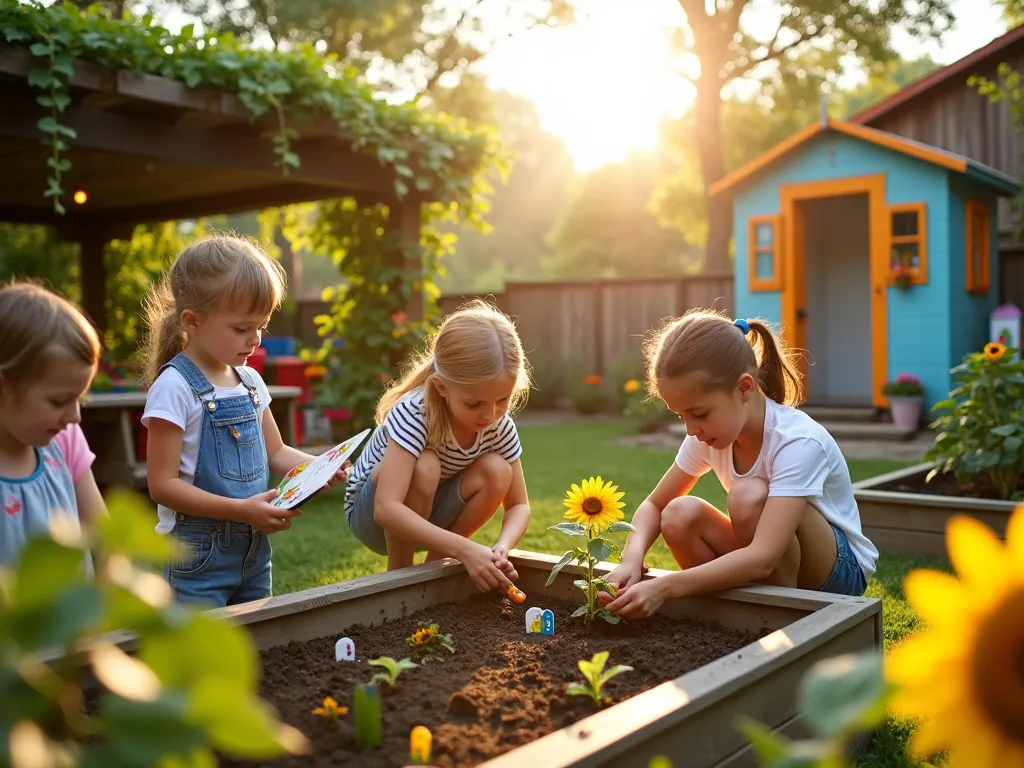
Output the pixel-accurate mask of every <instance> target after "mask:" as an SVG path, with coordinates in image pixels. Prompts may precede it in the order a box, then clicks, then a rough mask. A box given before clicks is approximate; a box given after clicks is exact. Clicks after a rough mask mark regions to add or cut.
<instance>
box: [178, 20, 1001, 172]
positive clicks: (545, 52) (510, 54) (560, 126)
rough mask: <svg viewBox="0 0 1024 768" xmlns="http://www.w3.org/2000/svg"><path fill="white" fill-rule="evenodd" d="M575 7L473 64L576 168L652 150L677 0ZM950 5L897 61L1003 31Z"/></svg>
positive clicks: (678, 87) (667, 80) (676, 104)
mask: <svg viewBox="0 0 1024 768" xmlns="http://www.w3.org/2000/svg"><path fill="white" fill-rule="evenodd" d="M512 1H513V2H517V1H520V0H512ZM777 6H778V3H777V2H775V1H774V0H751V4H750V6H749V7H748V8H747V9H746V10H745V11H744V16H743V21H744V25H745V26H747V28H752V27H758V28H762V29H764V30H765V31H764V36H765V37H767V36H769V35H771V34H772V32H774V30H775V28H776V26H777V18H778V17H777V16H776V15H775V14H774V13H773V12H772V10H771V9H772V8H773V7H777ZM495 7H496V9H497V5H496V6H495ZM576 7H577V23H576V24H574V25H570V26H566V27H564V28H561V29H537V30H534V31H532V32H530V33H527V34H520V35H516V36H513V37H511V38H505V39H503V40H501V42H499V43H498V45H497V46H496V47H495V49H494V50H493V51H492V52H491V53H490V54H489V55H488V56H487V58H486V59H484V62H483V63H482V66H481V68H482V69H483V70H484V71H486V72H487V74H488V76H489V78H490V81H491V83H492V85H493V86H494V87H497V88H505V89H507V90H509V91H513V92H516V93H520V94H522V95H524V96H526V97H527V98H530V99H532V100H533V101H534V102H536V104H537V109H538V112H539V114H540V119H541V123H542V125H543V127H544V128H545V130H547V131H549V132H551V133H553V134H555V135H556V136H558V137H559V138H561V139H562V140H563V141H564V142H565V144H566V147H567V148H568V150H569V153H570V154H571V155H572V157H573V159H574V161H575V164H576V168H577V169H578V170H580V171H583V172H588V171H592V170H594V169H595V168H597V167H599V166H600V165H602V164H604V163H606V162H611V161H615V160H620V159H622V158H624V157H625V156H626V155H628V154H629V153H630V152H632V151H634V150H642V149H647V148H650V147H653V146H655V145H656V143H657V141H658V138H659V133H658V124H659V121H660V120H661V118H662V116H663V115H665V114H675V115H678V114H680V113H681V112H683V111H684V110H685V109H686V108H687V107H688V106H689V105H690V102H691V101H692V99H693V88H692V86H690V85H689V83H688V82H687V81H686V80H684V79H683V78H681V77H679V76H677V75H674V74H672V67H673V62H672V57H671V55H670V48H669V40H668V32H667V30H669V29H672V28H677V27H678V26H679V25H680V23H681V22H682V20H683V19H684V18H685V17H684V16H683V13H682V11H681V9H680V6H679V2H678V0H576ZM950 7H951V8H952V10H953V13H954V15H955V16H956V18H957V19H958V23H957V25H956V27H955V28H954V29H953V30H952V31H951V32H949V33H948V34H946V35H945V36H944V38H943V40H942V43H941V44H936V43H929V44H927V45H922V44H921V43H920V42H918V41H915V40H913V39H912V38H910V37H908V36H907V35H905V34H900V33H897V36H896V39H895V46H896V49H897V50H898V51H900V53H901V54H902V55H903V56H904V57H905V58H914V57H917V56H920V55H922V54H923V53H926V52H927V53H929V54H931V56H932V58H933V59H934V60H935V61H937V62H940V63H943V64H948V63H950V62H953V61H956V60H957V59H960V58H963V57H964V56H966V55H967V54H968V53H970V52H971V51H974V50H977V49H978V48H980V47H982V46H983V45H985V44H986V43H988V42H989V41H991V40H992V39H993V38H995V37H998V36H999V35H1001V34H1003V33H1004V32H1005V31H1006V26H1005V23H1004V22H1003V20H1002V17H1001V12H1000V9H999V8H998V7H996V6H994V5H993V4H992V0H950ZM163 21H164V23H165V24H167V26H169V27H172V28H174V27H180V26H181V25H182V24H184V23H186V21H187V19H186V18H185V17H184V16H183V15H182V14H180V13H178V12H171V13H169V14H166V15H165V16H164V19H163Z"/></svg>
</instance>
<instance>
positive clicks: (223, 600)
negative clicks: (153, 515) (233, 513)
mask: <svg viewBox="0 0 1024 768" xmlns="http://www.w3.org/2000/svg"><path fill="white" fill-rule="evenodd" d="M177 517H178V520H177V522H176V523H175V525H174V530H173V531H172V532H171V535H172V536H173V537H174V538H175V539H176V540H177V543H178V547H179V552H178V559H177V560H175V561H173V562H170V563H167V564H165V566H164V578H166V579H167V582H168V583H169V584H170V585H171V589H172V590H173V592H174V597H175V599H176V600H178V601H179V602H184V603H197V604H203V605H204V607H208V608H223V607H224V606H226V605H237V604H239V603H248V602H250V601H251V600H262V599H263V598H266V597H270V593H271V584H272V577H271V565H270V555H271V548H270V539H269V538H268V537H267V536H266V534H263V533H260V532H259V531H257V530H256V529H255V528H253V527H252V526H251V525H246V524H245V523H239V522H235V521H233V520H212V519H209V518H195V517H192V516H191V515H185V514H181V513H179V514H178V516H177Z"/></svg>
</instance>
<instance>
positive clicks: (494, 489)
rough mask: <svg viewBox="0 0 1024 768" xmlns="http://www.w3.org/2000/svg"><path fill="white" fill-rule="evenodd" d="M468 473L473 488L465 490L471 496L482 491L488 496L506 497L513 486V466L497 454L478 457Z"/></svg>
mask: <svg viewBox="0 0 1024 768" xmlns="http://www.w3.org/2000/svg"><path fill="white" fill-rule="evenodd" d="M467 473H469V474H470V477H469V478H467V479H468V480H469V483H471V487H470V488H464V489H463V490H464V491H466V492H467V493H469V494H473V493H477V492H480V491H482V492H483V493H485V494H487V495H488V496H495V495H497V496H502V497H504V495H505V494H506V493H507V492H508V488H509V486H510V485H511V484H512V465H511V464H509V463H508V462H507V461H505V459H503V458H502V457H501V456H499V455H498V454H496V453H485V454H482V455H480V456H479V457H477V459H476V460H475V461H474V462H473V465H472V467H471V468H470V470H467Z"/></svg>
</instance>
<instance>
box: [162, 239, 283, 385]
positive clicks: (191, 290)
mask: <svg viewBox="0 0 1024 768" xmlns="http://www.w3.org/2000/svg"><path fill="white" fill-rule="evenodd" d="M284 295H285V277H284V270H283V269H282V268H281V265H280V264H278V263H277V262H276V261H274V260H273V259H271V258H270V257H269V256H267V255H266V254H265V253H263V251H261V250H260V249H259V248H257V247H256V246H255V245H253V244H252V243H251V242H249V241H248V240H244V239H242V238H240V237H231V236H221V237H211V238H207V239H205V240H200V241H199V242H197V243H193V244H192V245H190V246H189V247H188V248H186V249H185V250H184V251H182V252H181V254H180V255H179V256H178V258H177V259H175V261H174V264H173V265H172V266H171V268H170V270H168V272H167V274H166V275H165V276H164V278H163V279H162V280H161V281H160V283H159V284H158V285H156V286H155V287H154V288H153V290H151V291H150V293H149V295H148V296H147V297H146V300H145V303H144V310H145V316H146V326H147V328H148V331H149V340H148V344H147V347H146V350H145V358H146V365H145V372H146V378H147V379H148V380H149V381H150V382H153V381H155V380H156V377H157V376H159V375H160V369H161V368H163V366H164V365H166V364H167V363H169V362H170V361H171V360H172V359H173V358H174V356H175V355H177V354H178V353H179V352H182V351H183V350H184V349H185V346H186V345H187V344H188V333H187V332H186V331H185V326H184V325H182V322H181V313H182V312H184V311H185V310H186V309H190V310H192V311H193V312H196V313H197V314H210V313H213V312H223V311H231V312H238V313H239V314H246V315H265V316H267V317H269V316H270V315H271V313H273V311H274V310H275V309H277V308H278V307H280V306H281V302H282V301H283V300H284Z"/></svg>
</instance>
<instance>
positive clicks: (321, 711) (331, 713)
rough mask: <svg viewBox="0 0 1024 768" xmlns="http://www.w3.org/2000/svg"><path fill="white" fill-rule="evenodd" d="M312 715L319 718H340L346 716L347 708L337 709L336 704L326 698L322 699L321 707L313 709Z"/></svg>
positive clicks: (331, 699) (329, 698) (330, 698)
mask: <svg viewBox="0 0 1024 768" xmlns="http://www.w3.org/2000/svg"><path fill="white" fill-rule="evenodd" d="M313 714H314V715H317V716H319V717H341V716H342V715H347V714H348V707H339V706H338V702H336V701H335V700H334V699H333V698H332V697H330V696H328V697H327V698H326V699H324V703H323V706H322V707H317V708H316V709H314V710H313Z"/></svg>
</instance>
